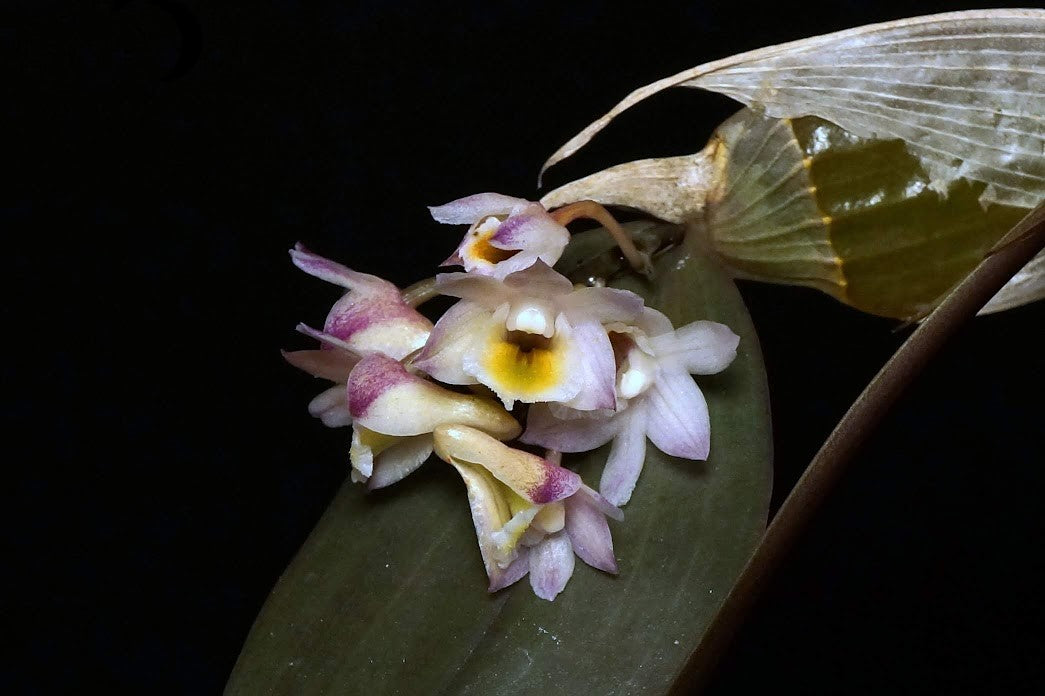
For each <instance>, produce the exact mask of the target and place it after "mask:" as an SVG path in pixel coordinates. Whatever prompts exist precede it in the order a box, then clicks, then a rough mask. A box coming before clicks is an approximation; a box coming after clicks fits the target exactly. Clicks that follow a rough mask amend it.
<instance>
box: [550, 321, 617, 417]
mask: <svg viewBox="0 0 1045 696" xmlns="http://www.w3.org/2000/svg"><path fill="white" fill-rule="evenodd" d="M563 321H564V322H565V321H568V319H566V318H565V317H563ZM570 347H571V349H572V350H571V353H572V356H571V359H570V363H571V366H570V373H571V374H573V373H574V371H576V374H577V375H578V376H579V378H580V379H581V380H582V381H583V385H584V386H583V388H582V389H581V390H580V391H579V392H578V394H577V396H576V397H574V398H573V399H571V400H570V401H569V402H568V403H567V405H568V406H570V407H571V408H575V409H577V410H581V411H591V410H594V409H613V408H616V407H617V392H616V385H615V381H616V376H617V374H616V372H617V371H616V365H615V363H614V358H613V346H612V345H610V339H609V336H607V335H606V329H604V328H603V327H602V324H600V323H599V322H598V321H595V320H591V319H589V320H584V321H580V322H577V323H575V324H573V325H572V327H571V336H570Z"/></svg>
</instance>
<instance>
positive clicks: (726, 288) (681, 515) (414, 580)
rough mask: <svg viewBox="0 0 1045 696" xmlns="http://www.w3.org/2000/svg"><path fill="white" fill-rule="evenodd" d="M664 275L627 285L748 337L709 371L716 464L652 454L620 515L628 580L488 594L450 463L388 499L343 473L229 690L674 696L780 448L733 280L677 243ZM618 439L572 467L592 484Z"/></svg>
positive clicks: (583, 574) (753, 526) (617, 529)
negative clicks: (726, 362) (733, 356)
mask: <svg viewBox="0 0 1045 696" xmlns="http://www.w3.org/2000/svg"><path fill="white" fill-rule="evenodd" d="M599 232H600V231H595V232H594V233H588V234H586V235H581V236H580V237H581V239H579V240H578V243H579V244H583V243H584V239H592V238H594V236H595V235H598V234H599ZM656 272H657V283H656V286H655V287H651V286H648V285H646V284H645V282H644V281H639V280H637V279H635V278H633V277H629V278H627V279H626V280H624V281H622V282H623V284H624V285H626V286H628V287H631V288H633V289H636V290H641V291H643V293H644V294H645V295H646V297H647V300H648V302H649V303H650V304H651V305H653V306H656V307H658V308H660V309H662V310H663V311H665V312H666V313H667V314H668V315H669V316H670V317H671V318H672V319H673V320H674V321H675V323H676V324H679V323H685V322H689V321H692V320H695V319H698V318H706V319H712V320H716V321H721V322H724V323H727V324H728V325H729V326H730V327H731V328H733V330H734V331H735V332H736V333H738V334H739V335H740V336H741V343H740V348H739V351H738V357H737V360H736V361H735V362H734V363H733V365H732V366H730V368H729V369H728V370H726V371H725V372H723V373H721V374H719V375H714V376H711V377H701V378H700V380H699V383H700V386H701V388H702V389H703V390H704V393H705V395H706V397H707V400H708V403H709V408H710V411H711V420H712V426H711V433H712V446H711V447H712V449H711V458H710V459H709V461H707V462H688V461H681V460H675V459H673V458H671V457H667V456H665V455H662V454H660V453H659V452H657V451H656V450H655V449H654V448H653V447H652V446H651V447H650V448H649V450H648V457H647V461H646V468H645V471H644V473H643V475H642V478H641V479H640V481H639V485H638V487H637V489H636V491H635V495H634V497H633V498H632V502H631V503H629V504H628V505H627V507H626V508H625V516H626V517H625V521H624V522H623V523H611V526H612V529H613V535H614V543H615V550H616V555H617V557H618V559H619V563H620V570H621V572H620V575H619V576H618V577H613V576H610V575H606V574H604V573H601V572H599V571H596V570H593V569H592V568H589V567H588V566H586V565H584V564H582V563H580V562H578V563H577V569H576V572H575V573H574V576H573V579H572V580H571V581H570V583H569V585H568V586H567V588H566V590H565V591H564V592H563V593H562V594H561V595H560V596H559V598H558V599H557V600H556V601H555V602H546V601H543V600H540V599H538V598H537V597H535V596H534V595H533V593H532V591H531V590H530V587H529V586H528V583H527V581H526V580H523V581H521V582H520V583H518V584H516V585H514V586H512V587H511V588H508V589H507V590H504V591H501V592H499V593H497V594H495V595H489V594H487V592H486V577H485V574H484V572H483V567H482V561H481V559H480V556H479V550H478V548H477V546H476V540H475V535H474V531H473V529H472V523H471V520H470V518H469V513H468V503H467V500H466V497H465V491H464V486H463V485H462V483H461V481H460V479H459V478H458V476H457V475H456V473H454V471H453V470H452V469H451V467H449V466H447V465H446V464H443V463H442V462H440V461H438V460H435V459H433V460H431V461H429V462H428V463H427V464H426V465H425V466H424V467H423V468H422V470H421V471H420V472H418V473H417V474H415V475H413V476H411V477H410V478H408V479H406V480H405V481H403V482H402V483H400V484H398V485H396V486H394V487H392V488H390V489H387V490H384V491H380V492H378V493H376V494H366V493H365V492H364V490H363V489H362V488H361V487H358V486H354V485H352V484H350V483H347V482H346V484H345V485H344V486H343V487H342V489H341V490H340V492H339V493H338V494H337V496H336V498H335V499H334V501H333V503H332V504H331V506H330V508H329V509H328V510H327V512H326V513H325V514H324V516H323V518H322V519H321V520H320V522H319V524H318V526H317V527H316V529H315V530H314V531H313V533H312V534H311V536H310V537H309V538H308V540H307V541H306V542H305V545H304V547H303V548H302V549H301V551H300V552H299V553H298V556H297V557H296V558H295V559H294V560H293V562H292V563H291V565H290V567H289V568H288V569H287V571H286V572H285V573H284V575H283V577H282V578H281V579H280V580H279V583H278V584H277V585H276V587H275V588H274V590H273V592H272V594H271V596H270V597H269V599H268V601H267V602H266V604H265V606H264V608H263V609H262V611H261V614H260V616H259V617H258V619H257V622H256V623H255V625H254V627H253V629H252V631H251V633H250V636H249V637H248V639H247V642H246V645H245V646H244V649H243V652H242V654H241V655H240V658H239V660H238V662H237V664H236V667H235V669H234V671H233V674H232V677H231V679H230V681H229V684H228V687H227V691H226V693H228V694H251V695H253V694H352V693H366V694H413V693H426V694H548V693H637V692H643V693H663V692H665V691H666V690H667V689H668V688H669V687H670V685H671V684H672V682H673V680H674V679H675V677H676V675H677V674H678V672H679V670H680V669H681V668H682V666H683V664H684V663H685V661H686V659H687V657H688V656H689V654H690V651H691V650H692V649H693V648H694V646H695V645H696V644H697V641H698V640H699V638H700V636H701V635H702V632H703V631H704V629H705V627H706V626H707V625H708V622H709V621H710V619H711V617H712V616H713V615H714V613H715V611H716V610H717V608H718V606H719V604H720V603H721V601H722V599H723V598H724V597H725V594H726V592H727V591H728V590H729V588H730V586H731V585H732V583H733V581H734V579H735V578H736V576H737V574H738V573H739V572H740V569H741V568H742V566H743V564H744V562H745V560H746V559H747V557H748V555H749V554H750V552H751V550H752V549H753V548H754V546H755V544H756V543H757V541H758V539H759V538H760V536H761V534H762V531H763V529H764V526H765V522H766V514H767V508H768V503H769V495H770V485H771V458H772V452H771V433H770V423H769V410H768V409H769V406H768V398H767V393H766V381H765V374H764V370H763V366H762V360H761V356H760V352H759V347H758V340H757V337H756V336H755V333H754V330H753V328H752V326H751V323H750V319H749V317H748V315H747V312H746V310H745V308H744V306H743V303H742V302H741V299H740V297H739V295H738V293H737V291H736V289H735V287H734V285H733V283H732V282H731V281H730V280H729V279H728V278H726V277H725V276H723V275H722V274H721V273H720V272H719V271H718V270H717V269H716V268H715V267H713V266H711V265H710V264H708V263H706V262H705V261H702V260H697V259H692V258H689V256H688V255H687V253H686V251H685V250H684V249H683V248H681V247H678V248H676V249H674V250H672V251H669V252H668V253H666V254H663V255H662V256H661V257H660V258H659V259H658V260H657V263H656ZM346 446H347V443H346ZM606 449H607V448H602V449H601V450H598V451H596V452H593V453H589V454H587V455H578V456H576V457H573V458H572V459H567V460H566V464H567V465H570V466H575V467H576V468H577V469H578V470H579V471H580V472H581V474H582V475H583V476H584V478H585V479H586V480H587V481H589V482H596V483H597V481H598V478H599V474H600V472H601V469H602V464H603V461H604V460H605V456H606Z"/></svg>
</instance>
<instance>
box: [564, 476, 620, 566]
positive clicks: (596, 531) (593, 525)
mask: <svg viewBox="0 0 1045 696" xmlns="http://www.w3.org/2000/svg"><path fill="white" fill-rule="evenodd" d="M566 533H567V534H568V535H569V537H570V543H571V544H572V545H573V551H574V553H576V554H577V555H578V556H580V559H581V560H582V561H584V562H585V563H587V564H588V565H590V566H591V567H592V568H598V569H599V570H604V571H606V572H607V573H613V574H614V575H616V574H617V572H618V568H617V558H616V557H615V556H614V555H613V538H612V537H611V535H610V526H609V524H608V523H607V522H606V516H605V515H603V514H602V512H600V511H599V509H598V508H597V507H596V506H595V503H593V502H592V500H591V499H590V498H588V497H587V496H585V495H583V494H581V493H577V494H576V495H571V496H570V497H569V498H567V499H566Z"/></svg>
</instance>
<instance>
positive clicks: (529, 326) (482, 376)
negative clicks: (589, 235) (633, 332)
mask: <svg viewBox="0 0 1045 696" xmlns="http://www.w3.org/2000/svg"><path fill="white" fill-rule="evenodd" d="M436 280H437V287H438V289H439V291H440V292H441V293H443V294H444V295H450V296H452V297H459V298H461V301H460V302H458V303H457V304H455V305H454V306H453V307H451V308H450V309H449V310H448V311H447V312H446V314H444V315H443V317H442V318H441V319H440V320H439V321H438V322H436V325H435V327H434V328H433V329H432V334H431V336H430V337H429V339H428V342H427V343H426V344H425V347H424V349H423V350H422V351H421V353H420V355H418V357H417V359H416V360H415V361H414V365H415V366H416V367H417V368H418V369H421V370H424V371H425V372H427V373H428V374H430V375H432V376H433V377H435V378H436V379H438V380H439V381H441V382H446V383H448V384H476V383H479V384H484V385H486V386H487V387H489V388H490V389H492V390H493V391H494V392H495V393H496V394H497V396H498V397H499V398H500V399H501V400H502V401H503V402H504V404H505V406H506V407H507V408H511V407H512V405H513V404H514V403H515V401H522V402H524V403H535V402H542V401H555V402H560V403H565V404H568V405H569V406H571V407H572V408H576V409H579V410H591V409H612V408H614V406H615V405H616V397H615V392H614V373H615V369H616V368H615V364H614V359H613V347H612V345H611V344H610V341H609V338H608V337H607V334H606V329H605V328H604V327H603V324H604V323H607V322H630V321H634V320H636V319H637V318H638V317H639V315H640V314H641V312H642V298H640V297H639V296H638V295H636V294H634V293H632V292H628V291H626V290H615V289H611V288H579V289H574V287H573V284H572V283H571V282H570V281H569V280H568V279H567V278H566V277H564V276H562V275H560V274H559V273H557V272H555V271H554V270H552V269H551V268H550V267H549V266H548V265H546V264H545V263H544V262H543V261H540V260H538V261H537V262H535V263H534V264H533V265H532V266H530V267H529V268H527V269H525V270H522V271H517V272H515V273H512V274H510V275H508V276H507V277H506V278H504V280H498V279H495V278H490V277H485V276H480V275H475V274H470V273H448V274H443V275H440V276H438V277H437V279H436Z"/></svg>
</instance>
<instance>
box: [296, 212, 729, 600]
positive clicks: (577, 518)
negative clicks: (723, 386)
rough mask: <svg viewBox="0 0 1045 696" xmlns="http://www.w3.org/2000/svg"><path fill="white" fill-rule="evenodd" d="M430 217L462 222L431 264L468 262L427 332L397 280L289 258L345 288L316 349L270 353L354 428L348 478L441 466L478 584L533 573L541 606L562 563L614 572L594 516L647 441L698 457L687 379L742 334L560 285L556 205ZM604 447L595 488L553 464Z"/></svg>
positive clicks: (630, 472) (300, 253) (442, 283)
mask: <svg viewBox="0 0 1045 696" xmlns="http://www.w3.org/2000/svg"><path fill="white" fill-rule="evenodd" d="M430 210H431V213H432V216H433V217H434V218H435V219H436V220H437V221H439V222H441V223H448V224H462V225H468V226H469V227H468V231H467V232H466V234H465V236H464V239H463V240H462V241H461V243H460V245H459V246H458V247H457V250H456V251H455V252H454V253H453V255H451V256H450V258H449V259H447V260H446V261H445V262H444V264H443V265H444V266H447V265H458V266H463V267H464V271H463V272H457V273H445V274H440V275H438V276H437V277H436V280H435V290H436V291H437V292H438V293H439V294H442V295H447V296H450V297H454V298H458V301H457V303H456V304H454V305H453V306H451V307H450V309H449V310H447V311H446V312H445V313H444V314H443V316H442V317H441V318H440V319H439V320H438V321H437V322H436V323H435V325H434V326H433V325H432V323H431V322H430V321H429V320H428V319H426V318H425V317H424V316H423V315H422V314H420V313H419V312H418V311H417V309H416V308H415V306H412V304H413V303H410V302H408V301H407V300H406V299H404V294H403V293H402V292H400V290H399V289H398V288H397V287H396V286H394V285H393V284H391V283H389V282H387V281H385V280H382V279H380V278H378V277H376V276H372V275H367V274H364V273H359V272H356V271H353V270H351V269H349V268H346V267H345V266H342V265H340V264H337V263H335V262H333V261H330V260H328V259H325V258H323V257H320V256H318V255H316V254H313V253H311V252H309V251H308V250H306V249H305V248H304V247H302V246H301V245H298V246H297V247H295V248H294V249H292V250H291V252H290V255H291V258H292V260H293V262H294V264H295V265H296V266H297V267H298V268H300V269H301V270H303V271H305V272H306V273H308V274H310V275H312V276H315V277H317V278H320V279H322V280H325V281H328V282H330V283H333V284H335V285H339V286H341V287H343V288H345V289H346V290H347V292H346V293H345V294H344V295H343V296H342V297H341V299H340V300H338V301H337V302H336V303H335V304H334V306H333V307H332V308H331V310H330V312H329V314H328V315H327V318H326V321H325V323H324V324H323V329H322V331H320V330H316V329H312V328H309V327H307V326H305V325H300V326H299V327H298V328H299V330H300V331H301V332H303V333H305V334H307V335H309V336H311V337H313V338H315V339H317V340H318V341H319V343H320V347H319V348H318V349H316V350H301V351H294V352H287V353H284V355H285V357H286V359H287V360H288V361H289V362H290V363H291V364H292V365H294V366H295V367H298V368H300V369H302V370H304V371H306V372H308V373H310V374H312V375H314V376H316V377H321V378H324V379H326V380H329V381H330V382H332V383H333V386H331V387H330V388H328V389H326V390H325V391H323V392H322V393H320V394H319V395H318V396H317V397H316V398H314V399H313V400H312V402H311V403H310V404H309V412H310V413H311V414H312V415H314V416H316V417H318V418H319V419H321V420H322V422H323V423H324V424H325V425H327V426H329V427H332V428H337V427H348V426H351V427H352V444H351V449H350V459H351V464H352V480H353V481H357V482H360V483H365V484H366V486H367V487H368V488H370V489H377V488H383V487H385V486H389V485H391V484H393V483H396V482H397V481H400V480H401V479H403V478H404V477H406V476H407V475H409V474H410V473H411V472H413V471H415V470H416V469H417V468H418V467H419V466H421V465H422V464H423V463H424V462H425V460H427V459H428V458H429V456H430V455H431V454H432V452H433V451H434V452H435V453H436V454H437V455H438V456H439V457H440V458H441V459H443V460H444V461H446V462H447V463H449V464H450V465H452V466H453V467H454V468H455V469H456V470H457V472H458V473H459V474H460V476H461V478H462V479H463V480H464V483H465V486H466V489H467V493H468V500H469V504H470V507H471V514H472V519H473V522H474V525H475V531H476V535H477V536H478V540H479V550H480V552H481V555H482V560H483V563H484V565H485V567H486V573H487V576H488V577H489V581H490V584H489V590H490V591H491V592H494V591H497V590H499V589H502V588H504V587H507V586H508V585H511V584H512V583H514V582H516V581H518V580H519V579H521V578H522V577H523V576H525V575H527V574H529V576H530V582H531V585H532V587H533V590H534V592H535V593H536V594H537V595H538V596H539V597H542V598H544V599H548V600H552V599H554V598H555V597H556V595H558V594H559V593H560V592H561V591H562V590H563V589H564V588H565V586H566V583H567V582H568V580H569V578H570V576H571V575H572V573H573V569H574V555H576V556H578V557H580V558H581V560H582V561H584V562H585V563H587V564H588V565H590V566H592V567H594V568H597V569H599V570H602V571H605V572H607V573H613V574H616V573H617V571H618V568H617V560H616V557H615V556H614V552H613V542H612V539H611V535H610V528H609V524H608V522H607V518H608V517H609V518H614V519H616V520H622V519H623V514H622V513H621V511H620V508H619V506H622V505H624V504H625V503H627V502H628V500H629V498H630V497H631V495H632V491H633V490H634V488H635V485H636V482H637V481H638V478H639V474H640V472H641V471H642V466H643V461H644V459H645V450H646V439H647V438H648V439H649V440H651V441H652V442H653V444H654V445H656V446H657V447H658V448H659V449H660V450H662V451H663V452H665V453H667V454H670V455H673V456H676V457H682V458H686V459H693V460H700V459H706V458H707V456H708V451H709V443H710V426H709V420H708V410H707V404H706V402H705V400H704V397H703V395H702V394H701V391H700V389H699V388H698V387H697V385H696V383H695V382H694V380H693V378H692V377H691V376H690V375H693V374H698V375H705V374H712V373H715V372H719V371H721V370H723V369H725V368H726V367H727V366H728V365H729V364H730V362H731V361H732V360H733V358H734V357H735V356H736V348H737V344H738V342H739V338H738V337H737V336H736V335H735V334H734V333H733V332H732V331H731V330H730V329H729V328H728V327H726V326H724V325H722V324H717V323H714V322H709V321H697V322H693V323H691V324H688V325H686V326H683V327H681V328H679V329H675V328H674V327H673V326H672V324H671V322H670V321H669V320H668V319H667V317H665V316H664V315H663V314H661V313H660V312H658V311H656V310H654V309H652V308H650V307H646V306H644V302H643V300H642V298H641V297H639V296H638V295H636V294H635V293H632V292H629V291H626V290H617V289H613V288H607V287H574V285H573V283H571V282H570V281H569V280H568V279H567V278H566V277H564V276H562V275H560V274H559V273H557V272H556V271H555V270H553V268H552V266H553V265H554V264H555V262H556V261H557V260H558V259H559V257H560V255H561V254H562V252H563V250H564V249H565V247H566V245H567V243H568V241H569V232H568V230H567V229H566V227H565V224H566V222H568V221H569V220H570V219H571V218H570V217H569V215H568V214H567V215H563V214H558V213H560V212H561V211H562V210H564V209H560V211H555V212H552V213H549V212H548V211H547V210H545V208H544V207H542V206H541V205H540V204H539V203H534V202H530V201H526V200H522V199H518V198H512V197H508V196H504V195H500V194H494V193H483V194H477V195H474V196H469V197H467V198H462V199H459V200H456V201H453V202H451V203H448V204H446V205H443V206H438V207H434V208H431V209H430ZM603 212H605V211H603ZM513 413H514V414H516V415H517V416H520V419H521V420H524V422H525V429H524V428H523V427H522V426H520V424H519V420H517V419H516V417H515V416H513ZM510 441H518V442H519V443H522V445H523V446H526V445H529V446H531V449H538V451H540V450H539V448H543V450H544V456H538V455H537V454H533V453H532V452H530V451H526V450H523V449H519V448H517V447H512V446H511V445H509V444H506V443H508V442H510ZM607 442H612V446H611V448H610V452H609V456H608V460H607V462H606V466H605V468H604V470H603V473H602V478H601V480H600V482H599V488H598V490H597V491H596V490H594V489H592V488H590V487H589V486H587V485H586V484H585V483H584V482H583V481H582V480H581V478H580V476H579V475H578V474H577V473H576V472H574V471H571V470H570V469H568V468H565V467H563V466H562V465H561V453H563V452H584V451H587V450H591V449H594V448H597V447H600V446H602V445H604V444H606V443H607Z"/></svg>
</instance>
